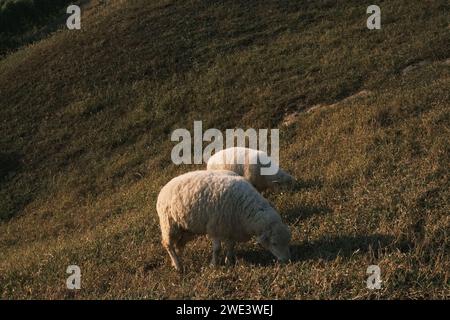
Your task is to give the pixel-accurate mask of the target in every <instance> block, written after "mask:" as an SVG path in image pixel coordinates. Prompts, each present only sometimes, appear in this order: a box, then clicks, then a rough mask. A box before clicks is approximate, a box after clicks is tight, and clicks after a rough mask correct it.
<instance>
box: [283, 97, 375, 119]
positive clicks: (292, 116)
mask: <svg viewBox="0 0 450 320" xmlns="http://www.w3.org/2000/svg"><path fill="white" fill-rule="evenodd" d="M371 94H372V92H371V91H370V90H361V91H359V92H357V93H355V94H354V95H351V96H349V97H346V98H344V99H342V100H340V101H338V102H335V103H333V104H322V103H321V104H316V105H313V106H311V107H309V108H306V109H305V111H295V112H293V113H290V114H288V115H286V116H285V117H284V119H283V122H282V125H283V126H285V127H288V126H290V125H292V124H293V123H295V122H296V121H297V119H298V117H299V116H300V115H301V114H302V112H306V113H311V112H313V111H316V110H318V109H322V108H333V107H336V106H337V105H340V104H343V103H349V102H352V101H354V100H355V99H358V98H364V97H367V96H369V95H371Z"/></svg>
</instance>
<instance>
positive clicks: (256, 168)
mask: <svg viewBox="0 0 450 320" xmlns="http://www.w3.org/2000/svg"><path fill="white" fill-rule="evenodd" d="M271 165H273V166H275V164H272V163H271V159H270V157H269V156H268V155H267V153H266V152H264V151H261V150H255V149H249V148H243V147H233V148H228V149H225V150H222V151H219V152H217V153H216V154H214V155H213V156H212V157H211V158H209V160H208V163H207V170H229V171H233V172H235V173H237V174H238V175H240V176H242V177H244V178H245V179H247V180H248V181H249V182H250V183H251V184H252V185H253V186H254V187H255V188H256V189H258V191H260V192H261V191H264V190H266V189H273V188H275V187H276V186H281V185H288V184H293V183H295V181H296V180H295V178H294V177H292V176H291V175H290V174H288V173H287V172H286V171H284V170H282V169H281V168H278V167H276V168H275V170H277V169H278V170H277V173H276V174H274V175H263V174H261V169H262V168H264V167H270V166H271Z"/></svg>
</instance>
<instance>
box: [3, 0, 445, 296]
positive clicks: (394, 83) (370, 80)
mask: <svg viewBox="0 0 450 320" xmlns="http://www.w3.org/2000/svg"><path fill="white" fill-rule="evenodd" d="M368 5H370V3H364V2H360V1H337V2H336V1H327V0H321V1H313V2H311V1H308V2H306V1H294V0H292V1H291V0H283V1H279V0H277V1H275V0H273V1H263V2H261V1H245V2H243V1H237V0H236V1H226V2H222V3H211V2H209V1H200V0H193V1H188V2H179V1H176V2H175V1H170V0H156V1H144V0H136V1H129V2H123V1H111V3H110V4H108V5H107V6H100V7H93V8H91V9H89V10H87V11H86V12H85V15H84V16H83V21H82V30H81V31H68V30H61V31H59V32H56V33H54V34H52V35H51V36H49V37H48V38H47V39H45V40H42V41H39V42H37V43H35V44H34V45H31V46H28V47H25V48H22V49H20V50H18V51H17V52H15V53H12V54H9V55H7V56H5V57H4V58H3V59H2V60H0V119H1V122H0V132H1V134H0V150H1V152H0V164H1V168H0V297H1V298H3V299H13V298H19V299H29V298H44V299H56V298H62V299H87V298H101V299H112V298H121V299H122V298H125V299H129V298H139V299H172V298H182V299H205V298H210V299H211V298H212V299H216V298H225V299H242V298H251V299H363V298H372V299H398V298H401V299H405V298H409V299H418V298H430V299H431V298H433V299H444V298H448V297H449V295H450V290H449V289H450V287H449V270H450V263H449V259H448V250H449V239H448V230H449V223H450V220H449V216H448V212H449V209H450V208H449V207H450V205H449V201H448V199H449V198H450V194H449V185H450V183H449V175H448V163H449V154H450V152H449V145H450V144H449V136H450V135H449V114H450V113H449V111H450V110H449V101H450V90H449V84H450V81H449V80H450V72H449V67H448V64H445V63H443V61H445V60H446V59H448V58H449V57H448V53H449V52H450V50H449V49H450V47H449V44H450V41H449V40H450V39H449V33H448V15H447V14H446V13H447V12H449V9H450V8H449V4H448V2H447V1H444V0H443V1H433V2H432V3H429V2H427V3H419V2H415V3H411V2H410V1H404V0H396V1H389V2H386V1H382V2H380V4H379V5H380V6H381V7H382V17H383V18H382V29H381V30H377V31H369V30H367V28H366V26H365V21H366V18H367V15H366V14H365V12H366V8H367V6H368ZM424 26H426V27H424ZM425 60H426V61H430V63H427V64H423V65H421V66H420V67H417V68H412V69H411V68H410V70H411V71H409V72H407V73H404V72H402V71H403V70H404V69H405V68H407V67H408V66H411V65H415V64H417V63H418V62H420V61H425ZM363 90H366V91H367V92H370V94H364V95H358V93H359V92H361V91H363ZM352 96H355V97H356V98H352V99H349V97H352ZM317 105H321V106H322V107H320V108H313V109H312V107H313V106H317ZM306 110H310V112H305V111H306ZM293 113H297V114H298V115H297V116H296V117H295V121H293V122H291V123H290V125H288V126H283V123H284V119H285V118H286V117H288V116H289V115H291V114H293ZM194 120H202V121H203V124H204V127H205V129H206V128H207V127H214V128H218V129H221V130H223V129H226V128H236V127H241V128H248V127H252V128H280V131H281V153H280V156H281V165H282V166H283V167H284V168H285V169H286V170H287V171H289V172H290V173H292V174H293V175H294V176H296V177H297V178H298V180H299V183H298V185H297V186H296V187H295V188H294V189H292V190H285V191H283V192H281V193H277V192H273V193H267V194H265V196H266V197H267V198H268V199H269V200H270V201H271V202H272V203H273V205H274V207H275V208H276V209H277V210H278V211H279V213H280V214H281V216H282V217H283V219H284V220H285V221H286V222H287V223H288V224H289V226H290V228H291V231H292V235H293V240H292V253H293V262H292V263H290V264H288V265H284V266H282V265H278V264H277V263H275V262H273V258H272V257H271V255H270V254H269V253H267V252H264V251H263V250H262V249H261V248H259V247H258V246H257V245H256V244H255V243H247V244H241V245H239V250H238V263H237V264H236V266H233V267H225V266H221V267H219V268H217V269H211V268H209V267H208V264H207V261H208V259H209V255H210V251H211V250H210V244H209V242H208V240H207V239H204V238H199V239H197V240H195V241H194V242H193V243H192V244H190V245H189V247H188V248H187V251H186V253H185V257H184V259H185V263H186V266H187V271H186V272H185V273H184V274H181V275H180V274H178V273H176V272H175V271H174V270H172V269H171V268H170V266H169V262H168V257H167V254H166V252H165V251H164V249H163V248H162V246H161V245H160V232H159V224H158V218H157V215H156V210H155V202H156V197H157V195H158V192H159V190H160V189H161V187H162V186H163V185H164V184H165V183H167V182H168V181H169V180H170V179H171V178H173V177H175V176H176V175H179V174H181V173H184V172H186V171H189V170H195V169H198V168H200V167H202V166H180V167H176V166H174V165H173V164H172V163H171V161H170V153H171V149H172V147H173V143H172V142H171V141H170V133H171V132H172V130H174V129H176V128H188V129H190V128H192V125H193V121H194ZM71 264H76V265H78V266H80V267H81V270H82V290H80V291H77V292H75V293H74V292H72V291H69V290H67V289H66V288H65V279H66V277H67V276H68V275H67V274H66V273H65V271H66V268H67V266H68V265H71ZM372 264H376V265H379V266H380V269H381V278H382V281H383V283H382V289H381V290H375V291H372V290H369V289H367V288H366V279H367V277H368V275H367V274H366V269H367V267H368V266H369V265H372Z"/></svg>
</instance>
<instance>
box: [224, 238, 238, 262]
mask: <svg viewBox="0 0 450 320" xmlns="http://www.w3.org/2000/svg"><path fill="white" fill-rule="evenodd" d="M225 245H226V251H227V255H226V257H225V263H226V264H228V265H232V264H235V263H236V252H235V251H234V247H235V245H236V243H235V242H234V241H227V242H226V243H225Z"/></svg>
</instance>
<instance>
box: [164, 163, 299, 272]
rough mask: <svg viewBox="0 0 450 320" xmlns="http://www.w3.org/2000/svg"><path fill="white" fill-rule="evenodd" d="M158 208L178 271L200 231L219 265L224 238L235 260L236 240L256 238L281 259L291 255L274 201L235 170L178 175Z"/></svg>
mask: <svg viewBox="0 0 450 320" xmlns="http://www.w3.org/2000/svg"><path fill="white" fill-rule="evenodd" d="M156 208H157V211H158V216H159V221H160V226H161V233H162V244H163V246H164V247H165V248H166V250H167V251H168V253H169V256H170V258H171V260H172V265H173V266H174V267H175V268H176V269H177V270H180V269H181V263H180V259H179V255H180V254H181V253H182V251H183V248H184V246H185V245H186V243H187V242H188V241H189V240H191V239H193V238H194V237H196V236H198V235H208V236H209V237H210V238H211V239H212V242H213V255H212V261H211V264H212V265H217V263H218V255H219V252H220V247H221V241H224V243H225V245H226V251H227V254H226V262H227V263H230V262H232V261H233V260H234V246H235V243H236V242H245V241H248V240H250V239H251V238H252V237H253V236H257V237H258V241H259V243H260V244H261V245H262V246H263V247H264V248H266V249H268V250H270V251H271V252H272V253H273V254H274V255H275V256H276V257H277V258H278V259H279V260H280V261H282V262H285V261H287V260H289V259H290V252H289V242H290V232H289V228H288V227H287V226H286V225H285V224H284V223H283V222H282V220H281V217H280V215H279V214H278V213H277V212H276V211H275V209H273V208H272V207H271V206H270V204H269V202H268V201H267V200H266V199H264V197H262V196H261V195H260V194H259V192H258V191H257V190H256V189H255V188H254V187H253V186H252V185H251V184H250V183H249V182H248V181H247V180H245V179H244V178H243V177H241V176H239V175H237V174H236V173H234V172H231V171H225V170H222V171H206V170H202V171H193V172H189V173H186V174H183V175H181V176H178V177H176V178H174V179H172V180H171V181H169V183H167V184H166V185H165V186H164V187H163V188H162V189H161V192H160V193H159V196H158V200H157V204H156Z"/></svg>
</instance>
